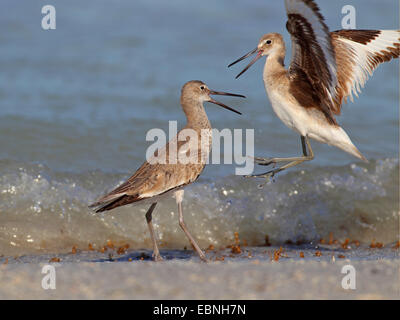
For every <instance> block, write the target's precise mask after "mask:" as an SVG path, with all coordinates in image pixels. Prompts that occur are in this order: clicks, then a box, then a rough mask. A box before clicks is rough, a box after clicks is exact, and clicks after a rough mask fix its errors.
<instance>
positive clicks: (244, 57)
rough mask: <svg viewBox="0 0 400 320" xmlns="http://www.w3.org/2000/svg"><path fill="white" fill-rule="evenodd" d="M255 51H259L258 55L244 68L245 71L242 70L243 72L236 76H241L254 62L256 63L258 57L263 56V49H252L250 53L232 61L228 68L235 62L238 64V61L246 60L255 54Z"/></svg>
mask: <svg viewBox="0 0 400 320" xmlns="http://www.w3.org/2000/svg"><path fill="white" fill-rule="evenodd" d="M255 53H257V55H256V56H255V58H254V59H253V60H252V61H251V62H250V63H249V64H248V65H247V67H246V68H244V69H243V71H242V72H241V73H239V74H238V75H237V76H236V79H237V78H239V77H240V76H241V75H242V74H243V73H245V72H246V71H247V70H249V68H250V67H251V66H252V65H253V64H255V63H256V62H257V60H258V59H260V58H261V57H262V51H261V50H258V48H255V49H254V50H251V51H250V52H249V53H246V54H245V55H244V56H243V57H241V58H239V59H237V60H236V61H235V62H232V63H231V64H230V65H229V66H228V68H230V67H232V66H233V65H234V64H236V63H238V62H240V61H242V60H244V59H246V58H248V57H250V56H251V55H253V54H255Z"/></svg>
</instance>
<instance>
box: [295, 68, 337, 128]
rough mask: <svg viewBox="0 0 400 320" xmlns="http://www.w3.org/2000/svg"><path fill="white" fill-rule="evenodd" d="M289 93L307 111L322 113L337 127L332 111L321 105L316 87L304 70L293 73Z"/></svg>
mask: <svg viewBox="0 0 400 320" xmlns="http://www.w3.org/2000/svg"><path fill="white" fill-rule="evenodd" d="M289 92H290V93H291V95H292V96H293V97H294V98H295V99H296V100H297V102H298V103H299V104H300V105H301V106H302V107H304V108H306V109H308V108H315V109H317V110H319V111H321V112H322V113H323V114H324V116H325V118H326V120H327V121H328V122H329V123H330V124H332V125H337V122H336V119H335V117H334V116H333V114H332V112H331V110H330V109H329V108H328V107H327V105H326V104H323V103H321V99H320V97H319V96H318V94H317V93H316V92H315V89H314V87H313V86H312V84H311V82H310V81H309V79H308V77H307V75H306V74H305V73H304V72H303V70H302V69H298V70H296V72H293V73H292V76H291V81H290V82H289Z"/></svg>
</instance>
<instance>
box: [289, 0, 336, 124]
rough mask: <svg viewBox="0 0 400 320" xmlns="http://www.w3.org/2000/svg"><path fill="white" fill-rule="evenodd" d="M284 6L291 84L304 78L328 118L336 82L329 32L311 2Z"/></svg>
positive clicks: (304, 0) (305, 0) (291, 1)
mask: <svg viewBox="0 0 400 320" xmlns="http://www.w3.org/2000/svg"><path fill="white" fill-rule="evenodd" d="M285 3H286V10H287V14H288V21H287V24H286V28H287V30H288V31H289V33H290V35H291V38H292V62H291V64H290V67H289V77H290V78H291V80H292V79H293V78H299V79H304V78H306V81H307V82H309V84H310V85H311V87H312V88H313V89H314V90H313V94H315V95H317V96H318V98H319V101H320V104H321V105H322V109H323V111H324V114H325V115H327V116H328V117H330V114H331V112H330V111H329V110H332V109H333V107H334V100H333V99H334V96H335V87H336V83H337V79H336V62H335V52H334V50H333V46H332V42H331V38H330V33H329V29H328V27H327V26H326V24H325V22H324V18H323V16H322V15H321V13H320V11H319V8H318V6H317V5H316V3H315V2H314V1H312V0H286V1H285ZM298 73H301V74H298ZM304 75H306V77H304ZM331 118H332V117H331Z"/></svg>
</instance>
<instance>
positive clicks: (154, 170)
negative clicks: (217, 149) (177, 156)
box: [90, 137, 205, 211]
mask: <svg viewBox="0 0 400 320" xmlns="http://www.w3.org/2000/svg"><path fill="white" fill-rule="evenodd" d="M188 141H189V138H188V137H187V140H186V141H177V140H176V138H175V139H173V140H171V141H170V142H169V143H168V144H167V145H166V146H165V147H163V148H161V149H159V150H157V151H156V152H155V154H154V156H158V155H160V153H163V154H165V160H166V163H157V162H155V163H151V161H150V162H147V161H146V162H145V163H143V165H142V166H141V167H140V168H139V169H138V170H137V171H136V172H135V173H134V174H133V175H132V176H131V177H130V178H129V179H128V180H127V181H125V182H124V183H123V184H121V185H120V186H118V187H117V188H115V189H114V190H112V191H111V192H109V193H108V194H106V195H105V196H103V197H101V198H100V199H99V200H98V201H96V202H95V203H93V204H92V205H90V207H99V206H102V207H101V208H99V210H100V211H104V210H111V209H113V208H116V207H119V206H122V205H125V204H128V203H132V202H137V201H140V200H144V199H147V198H150V197H153V196H157V195H161V194H163V193H165V192H168V191H171V190H172V189H176V188H179V187H182V186H184V185H187V184H189V183H192V182H194V181H195V180H196V179H197V178H198V177H199V175H200V173H201V172H202V170H203V169H204V167H205V162H204V161H203V158H202V153H201V151H198V150H201V149H200V148H199V146H200V145H197V146H195V145H193V146H192V148H196V149H197V150H196V151H195V152H196V154H197V156H198V158H197V162H196V163H188V164H186V165H182V164H181V163H169V150H170V145H171V143H177V150H181V148H183V147H185V145H186V144H187V143H188ZM199 143H200V141H199ZM185 150H186V149H185ZM188 153H189V150H188ZM103 209H104V210H103Z"/></svg>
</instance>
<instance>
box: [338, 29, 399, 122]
mask: <svg viewBox="0 0 400 320" xmlns="http://www.w3.org/2000/svg"><path fill="white" fill-rule="evenodd" d="M331 39H332V44H333V47H334V49H335V53H336V62H337V78H338V85H337V96H336V101H335V105H334V109H333V112H334V113H335V114H340V108H341V105H342V102H343V100H344V101H346V100H347V98H348V97H350V99H351V101H353V94H355V95H356V96H358V93H360V92H361V88H362V87H364V85H365V83H366V81H367V80H368V78H369V76H371V75H372V73H373V71H374V70H375V69H376V68H377V67H378V65H379V64H381V63H383V62H386V61H390V60H391V59H394V58H398V57H399V54H400V30H338V31H334V32H332V33H331Z"/></svg>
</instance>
